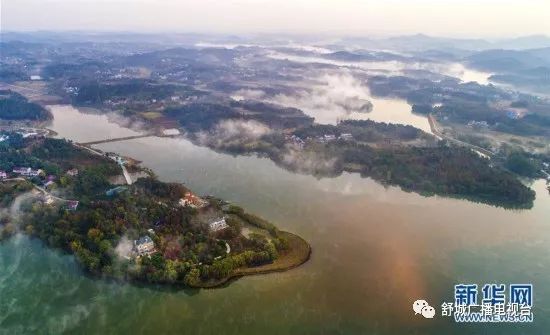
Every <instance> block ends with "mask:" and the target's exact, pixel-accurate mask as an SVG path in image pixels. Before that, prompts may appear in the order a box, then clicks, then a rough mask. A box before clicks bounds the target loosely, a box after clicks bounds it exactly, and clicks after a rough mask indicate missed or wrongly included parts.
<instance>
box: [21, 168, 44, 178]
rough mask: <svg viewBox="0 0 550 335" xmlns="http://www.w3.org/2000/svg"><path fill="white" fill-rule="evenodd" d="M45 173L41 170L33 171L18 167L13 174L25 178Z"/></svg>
mask: <svg viewBox="0 0 550 335" xmlns="http://www.w3.org/2000/svg"><path fill="white" fill-rule="evenodd" d="M43 172H44V171H42V170H41V169H38V170H33V169H31V168H30V167H16V168H14V169H13V173H15V174H18V175H21V176H25V177H36V176H38V175H39V174H41V173H43Z"/></svg>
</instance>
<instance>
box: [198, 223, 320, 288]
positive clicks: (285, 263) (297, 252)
mask: <svg viewBox="0 0 550 335" xmlns="http://www.w3.org/2000/svg"><path fill="white" fill-rule="evenodd" d="M279 233H280V234H284V235H285V236H286V237H287V238H289V240H291V241H292V242H290V243H291V244H292V245H293V247H291V248H290V249H291V250H289V251H288V252H287V253H285V254H283V255H280V257H279V258H277V259H276V260H275V261H274V262H273V263H269V264H264V265H260V266H256V267H247V268H240V269H237V270H235V272H234V273H232V274H231V275H229V276H227V277H225V278H222V279H220V280H217V281H210V282H207V283H201V284H200V285H194V286H191V287H192V288H197V289H200V288H202V289H216V288H222V287H225V286H227V285H229V284H230V283H231V282H233V281H236V280H238V279H239V278H242V277H246V276H256V275H265V274H270V273H277V272H286V271H289V270H292V269H295V268H297V267H299V266H301V265H303V264H305V263H306V262H307V261H309V260H310V258H311V253H312V249H311V245H310V244H309V243H307V241H306V240H305V239H303V238H302V237H300V236H298V235H296V234H293V233H290V232H287V231H282V230H281V231H279ZM298 244H299V245H298ZM292 256H298V258H297V259H295V260H288V258H292ZM281 263H282V264H281Z"/></svg>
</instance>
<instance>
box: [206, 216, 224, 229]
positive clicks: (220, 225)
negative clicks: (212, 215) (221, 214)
mask: <svg viewBox="0 0 550 335" xmlns="http://www.w3.org/2000/svg"><path fill="white" fill-rule="evenodd" d="M208 226H209V227H210V230H211V231H214V232H216V231H220V230H222V229H225V228H227V227H229V226H228V225H227V222H225V218H221V219H217V220H215V221H212V222H210V223H209V224H208Z"/></svg>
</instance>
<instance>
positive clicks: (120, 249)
mask: <svg viewBox="0 0 550 335" xmlns="http://www.w3.org/2000/svg"><path fill="white" fill-rule="evenodd" d="M133 247H134V244H133V242H132V240H130V239H129V238H128V237H127V236H126V235H124V236H122V238H121V239H120V241H118V244H117V246H116V247H115V254H116V255H117V256H118V257H120V258H125V259H127V258H128V257H130V256H131V255H132V248H133Z"/></svg>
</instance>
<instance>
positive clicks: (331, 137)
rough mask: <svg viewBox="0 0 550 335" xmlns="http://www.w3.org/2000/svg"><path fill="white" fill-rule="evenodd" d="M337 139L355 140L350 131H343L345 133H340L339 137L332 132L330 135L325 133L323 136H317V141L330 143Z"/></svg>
mask: <svg viewBox="0 0 550 335" xmlns="http://www.w3.org/2000/svg"><path fill="white" fill-rule="evenodd" d="M336 140H344V141H351V140H353V135H352V134H350V133H343V134H340V136H338V137H336V135H331V134H329V135H327V134H325V135H323V136H319V137H317V142H319V143H328V142H332V141H336Z"/></svg>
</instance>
